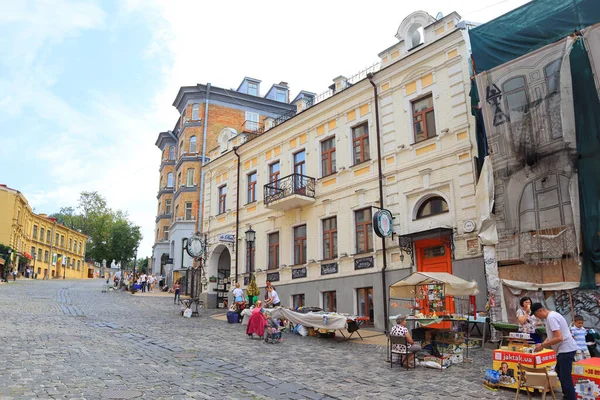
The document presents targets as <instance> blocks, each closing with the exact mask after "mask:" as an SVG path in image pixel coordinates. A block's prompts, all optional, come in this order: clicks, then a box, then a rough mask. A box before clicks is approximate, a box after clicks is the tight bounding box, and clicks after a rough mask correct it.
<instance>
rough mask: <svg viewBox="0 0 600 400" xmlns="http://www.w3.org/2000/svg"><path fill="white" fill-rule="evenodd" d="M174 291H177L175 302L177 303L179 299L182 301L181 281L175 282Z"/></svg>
mask: <svg viewBox="0 0 600 400" xmlns="http://www.w3.org/2000/svg"><path fill="white" fill-rule="evenodd" d="M173 292H175V298H174V299H173V304H177V300H179V301H181V283H180V282H179V281H177V282H175V284H174V285H173Z"/></svg>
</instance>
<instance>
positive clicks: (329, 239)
mask: <svg viewBox="0 0 600 400" xmlns="http://www.w3.org/2000/svg"><path fill="white" fill-rule="evenodd" d="M336 257H337V218H336V217H332V218H327V219H324V220H323V259H324V260H329V259H331V258H336Z"/></svg>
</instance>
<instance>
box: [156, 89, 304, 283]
mask: <svg viewBox="0 0 600 400" xmlns="http://www.w3.org/2000/svg"><path fill="white" fill-rule="evenodd" d="M260 84H261V81H260V80H258V79H254V78H248V77H246V78H244V80H243V81H242V83H241V84H240V86H239V87H238V89H237V90H228V89H223V88H219V87H215V86H211V85H210V84H206V85H202V84H198V85H196V86H187V87H182V88H180V90H179V93H178V94H177V97H176V98H175V101H174V102H173V106H174V107H175V108H176V109H177V110H178V112H179V114H180V118H179V119H178V121H177V123H176V124H175V126H174V127H173V129H172V130H169V131H165V132H161V133H159V135H158V138H157V140H156V146H157V147H158V148H159V149H160V150H161V162H160V167H159V171H160V180H159V188H158V189H159V190H158V194H157V199H158V208H157V215H156V220H155V222H156V228H155V243H154V246H153V256H152V263H151V265H152V268H153V269H152V271H153V272H154V273H156V274H160V275H163V276H166V277H167V284H168V285H169V286H171V285H172V284H173V282H174V281H177V280H179V279H180V278H185V276H186V273H187V272H188V271H189V268H191V267H193V259H192V258H191V257H190V256H189V255H188V254H187V252H186V251H184V245H185V241H186V240H187V239H188V238H189V237H190V236H192V235H194V234H195V233H196V232H197V231H198V230H199V227H198V221H199V220H200V219H201V218H202V214H201V213H200V212H199V211H200V210H201V209H202V207H199V204H200V199H201V198H202V196H201V194H202V189H203V182H204V181H203V179H204V178H203V173H202V164H203V157H206V152H204V150H203V149H205V148H213V147H215V146H216V145H217V143H218V141H217V139H218V137H219V135H220V136H221V138H222V137H223V136H227V135H229V136H233V135H237V134H238V133H244V134H245V135H249V136H253V135H258V134H260V133H261V132H263V131H264V130H265V129H266V128H268V127H269V126H271V125H272V124H274V123H275V122H274V121H275V120H276V119H278V118H284V117H285V116H286V115H288V114H289V113H292V114H293V113H295V110H296V106H295V105H292V104H289V88H288V85H287V83H286V82H281V83H279V84H276V85H272V87H271V88H270V90H269V91H268V92H267V94H266V95H265V96H264V97H260V93H261V89H260ZM226 127H227V129H225V130H224V128H226ZM204 159H205V160H206V161H208V158H204ZM184 287H187V286H184ZM185 290H186V291H187V289H185Z"/></svg>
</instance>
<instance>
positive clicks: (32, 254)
mask: <svg viewBox="0 0 600 400" xmlns="http://www.w3.org/2000/svg"><path fill="white" fill-rule="evenodd" d="M31 257H35V246H31Z"/></svg>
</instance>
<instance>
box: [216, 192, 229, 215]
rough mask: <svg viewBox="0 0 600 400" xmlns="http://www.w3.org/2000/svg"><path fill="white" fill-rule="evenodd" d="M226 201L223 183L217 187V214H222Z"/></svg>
mask: <svg viewBox="0 0 600 400" xmlns="http://www.w3.org/2000/svg"><path fill="white" fill-rule="evenodd" d="M226 203H227V185H223V186H221V187H220V188H219V210H218V212H217V214H223V213H224V212H225V205H226Z"/></svg>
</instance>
